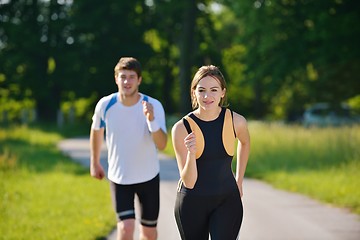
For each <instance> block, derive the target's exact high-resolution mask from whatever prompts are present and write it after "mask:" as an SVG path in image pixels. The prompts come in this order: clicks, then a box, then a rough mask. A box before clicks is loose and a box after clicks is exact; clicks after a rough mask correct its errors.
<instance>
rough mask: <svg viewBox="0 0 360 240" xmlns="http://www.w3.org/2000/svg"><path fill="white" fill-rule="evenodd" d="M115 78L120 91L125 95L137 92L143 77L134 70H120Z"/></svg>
mask: <svg viewBox="0 0 360 240" xmlns="http://www.w3.org/2000/svg"><path fill="white" fill-rule="evenodd" d="M115 80H116V84H117V85H118V88H119V92H120V93H121V94H123V95H125V96H132V95H134V94H136V93H137V92H138V88H139V85H140V83H141V77H138V75H137V73H136V72H135V71H133V70H120V71H119V74H118V75H117V77H116V78H115Z"/></svg>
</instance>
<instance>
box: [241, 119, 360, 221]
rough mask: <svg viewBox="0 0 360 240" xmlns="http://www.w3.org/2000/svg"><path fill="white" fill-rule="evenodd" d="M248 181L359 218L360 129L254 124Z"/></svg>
mask: <svg viewBox="0 0 360 240" xmlns="http://www.w3.org/2000/svg"><path fill="white" fill-rule="evenodd" d="M249 131H250V135H251V140H252V143H251V156H250V159H249V163H248V168H247V172H246V174H247V177H253V178H259V179H262V180H265V181H267V182H269V183H271V184H273V185H274V186H275V187H278V188H282V189H285V190H288V191H293V192H298V193H302V194H305V195H308V196H310V197H312V198H314V199H318V200H320V201H322V202H324V203H328V204H332V205H335V206H339V207H344V208H348V209H350V210H351V211H352V212H354V213H357V214H360V191H359V186H360V172H359V170H360V148H359V146H360V126H354V127H339V128H303V127H301V126H288V125H282V124H265V123H260V122H251V123H250V124H249Z"/></svg>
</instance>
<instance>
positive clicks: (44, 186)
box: [0, 127, 115, 240]
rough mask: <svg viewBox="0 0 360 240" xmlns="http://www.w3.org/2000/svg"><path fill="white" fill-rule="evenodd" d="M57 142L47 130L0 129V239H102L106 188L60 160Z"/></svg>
mask: <svg viewBox="0 0 360 240" xmlns="http://www.w3.org/2000/svg"><path fill="white" fill-rule="evenodd" d="M61 139H62V136H61V135H60V134H58V133H56V132H54V131H53V132H52V131H50V130H47V131H43V130H40V129H37V128H28V127H7V128H6V129H5V128H1V129H0V179H1V181H0V213H1V214H0V215H1V221H0V232H1V238H2V239H9V240H12V239H14V240H15V239H46V240H49V239H69V240H71V239H74V240H75V239H102V238H103V236H106V235H107V234H108V233H109V232H110V231H111V229H112V228H113V227H114V222H115V221H114V220H115V216H114V215H113V211H112V209H111V202H110V193H109V187H108V183H107V182H106V181H96V180H94V179H92V178H91V177H90V175H89V173H88V170H87V169H86V168H84V167H82V166H80V165H78V164H76V163H74V162H73V161H71V160H70V159H69V158H67V157H65V156H63V155H62V154H61V153H60V152H59V150H58V149H57V147H56V143H57V142H58V141H59V140H61Z"/></svg>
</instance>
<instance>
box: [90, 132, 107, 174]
mask: <svg viewBox="0 0 360 240" xmlns="http://www.w3.org/2000/svg"><path fill="white" fill-rule="evenodd" d="M103 138H104V128H101V129H99V130H95V129H91V130H90V175H91V176H92V177H94V178H97V179H100V180H101V179H103V178H104V177H105V172H104V169H103V167H102V166H101V164H100V154H101V146H102V143H103Z"/></svg>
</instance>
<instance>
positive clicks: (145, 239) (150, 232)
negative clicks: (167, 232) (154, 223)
mask: <svg viewBox="0 0 360 240" xmlns="http://www.w3.org/2000/svg"><path fill="white" fill-rule="evenodd" d="M155 239H157V228H156V227H147V226H144V225H140V240H155Z"/></svg>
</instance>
